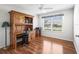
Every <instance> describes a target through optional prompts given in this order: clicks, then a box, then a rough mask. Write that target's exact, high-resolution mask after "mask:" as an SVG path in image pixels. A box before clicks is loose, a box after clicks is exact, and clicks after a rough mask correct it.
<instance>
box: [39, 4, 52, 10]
mask: <svg viewBox="0 0 79 59" xmlns="http://www.w3.org/2000/svg"><path fill="white" fill-rule="evenodd" d="M39 9H40V10H51V9H53V8H52V7H47V6H46V5H44V4H40V6H39Z"/></svg>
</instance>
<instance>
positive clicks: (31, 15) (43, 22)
mask: <svg viewBox="0 0 79 59" xmlns="http://www.w3.org/2000/svg"><path fill="white" fill-rule="evenodd" d="M78 7H79V5H73V4H0V18H1V20H0V25H2V23H3V22H5V21H7V22H8V23H9V24H10V26H9V27H8V28H7V41H6V42H7V47H6V49H4V48H5V45H6V44H5V40H6V39H5V36H6V35H5V29H4V28H2V27H0V32H1V33H0V37H1V39H0V54H77V53H79V52H78V51H79V48H78V44H79V43H78V41H77V42H75V41H76V37H75V35H77V34H78V33H75V34H74V31H76V29H75V30H73V29H74V28H73V26H75V22H76V20H77V19H76V17H77V18H79V17H78V16H76V13H77V14H78V12H79V11H78ZM74 20H75V22H74ZM73 23H74V24H73ZM77 31H78V30H77Z"/></svg>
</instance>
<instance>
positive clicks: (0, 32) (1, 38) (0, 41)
mask: <svg viewBox="0 0 79 59" xmlns="http://www.w3.org/2000/svg"><path fill="white" fill-rule="evenodd" d="M9 20H10V18H9V14H8V12H7V11H6V10H2V9H0V48H1V47H4V46H5V30H4V28H2V27H1V26H2V23H3V22H4V21H8V22H9ZM7 32H8V33H7V41H8V45H9V43H10V37H9V28H8V30H7Z"/></svg>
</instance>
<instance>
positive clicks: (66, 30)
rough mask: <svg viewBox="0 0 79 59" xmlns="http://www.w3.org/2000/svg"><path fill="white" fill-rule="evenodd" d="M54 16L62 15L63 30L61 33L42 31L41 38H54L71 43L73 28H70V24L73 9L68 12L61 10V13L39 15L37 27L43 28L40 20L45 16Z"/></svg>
mask: <svg viewBox="0 0 79 59" xmlns="http://www.w3.org/2000/svg"><path fill="white" fill-rule="evenodd" d="M56 14H64V19H63V22H62V26H63V28H62V29H63V30H62V32H53V31H44V30H42V35H43V36H48V37H54V38H59V39H64V40H68V41H73V30H72V29H73V28H72V22H73V8H72V9H68V10H62V11H56V12H50V13H46V14H41V15H39V18H40V19H39V20H38V22H39V23H38V25H39V26H40V27H43V20H42V19H41V17H42V16H47V15H56Z"/></svg>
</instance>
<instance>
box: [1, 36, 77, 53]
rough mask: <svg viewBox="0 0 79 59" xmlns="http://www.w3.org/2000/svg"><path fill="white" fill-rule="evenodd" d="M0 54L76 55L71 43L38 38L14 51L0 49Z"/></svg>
mask: <svg viewBox="0 0 79 59" xmlns="http://www.w3.org/2000/svg"><path fill="white" fill-rule="evenodd" d="M0 54H76V50H75V47H74V45H73V42H70V41H65V40H61V39H56V38H49V37H38V38H36V39H35V40H33V41H30V42H29V44H27V45H26V46H22V45H19V46H18V47H17V49H16V50H13V49H10V48H9V49H7V50H4V49H0Z"/></svg>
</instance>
